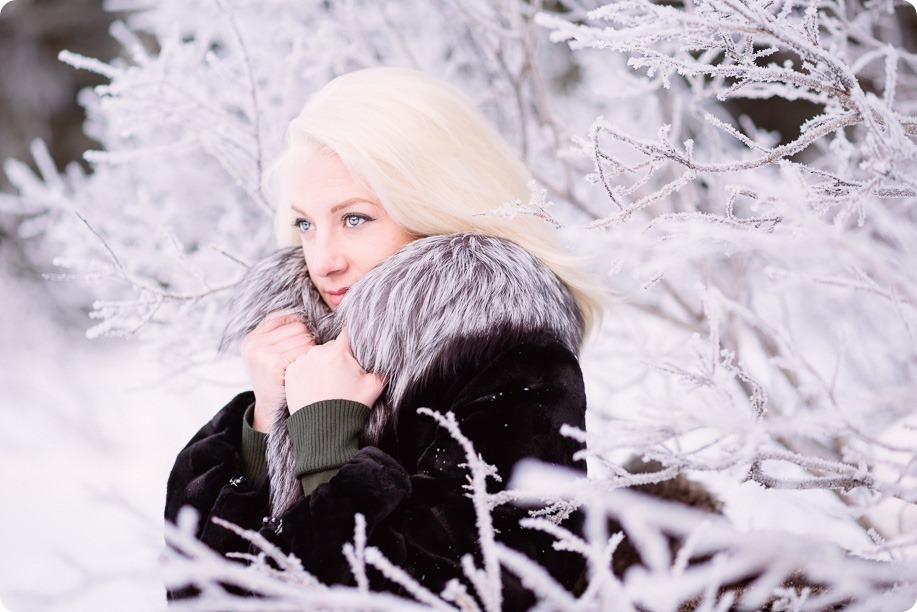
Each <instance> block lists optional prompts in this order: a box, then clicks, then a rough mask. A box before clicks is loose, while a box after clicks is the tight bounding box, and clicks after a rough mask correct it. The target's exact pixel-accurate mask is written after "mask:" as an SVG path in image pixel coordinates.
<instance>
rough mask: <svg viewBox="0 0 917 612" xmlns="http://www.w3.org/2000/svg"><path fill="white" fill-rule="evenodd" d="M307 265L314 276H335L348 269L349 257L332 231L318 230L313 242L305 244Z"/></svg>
mask: <svg viewBox="0 0 917 612" xmlns="http://www.w3.org/2000/svg"><path fill="white" fill-rule="evenodd" d="M303 251H304V254H305V257H306V266H308V268H309V272H310V273H311V275H313V276H321V277H326V278H328V277H334V276H336V275H338V274H341V273H343V272H344V271H346V270H347V258H346V256H345V253H344V249H343V248H342V245H341V244H340V241H339V240H337V238H336V237H335V236H334V235H333V234H332V233H325V232H317V235H316V236H315V239H314V241H313V243H312V244H310V245H308V246H303Z"/></svg>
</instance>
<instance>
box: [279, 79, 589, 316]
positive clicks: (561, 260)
mask: <svg viewBox="0 0 917 612" xmlns="http://www.w3.org/2000/svg"><path fill="white" fill-rule="evenodd" d="M287 139H288V141H287V148H286V150H285V151H284V152H283V154H282V155H281V156H280V158H279V159H278V160H277V161H276V162H275V163H274V164H273V165H272V166H271V168H270V169H269V170H268V172H267V173H266V179H265V191H267V192H268V194H269V196H272V197H274V198H276V201H277V213H276V219H275V228H276V232H277V240H278V243H279V244H280V245H281V246H286V245H291V244H298V243H299V233H298V232H297V231H296V230H295V229H294V228H293V227H292V223H293V217H292V213H291V211H290V193H289V184H290V180H289V176H290V173H291V172H293V171H295V167H296V165H297V164H298V163H300V162H301V161H302V160H304V159H305V158H307V157H308V156H310V155H313V154H316V153H320V154H321V153H324V154H334V155H337V156H338V157H339V158H340V159H341V161H342V162H343V163H344V165H345V166H346V167H347V169H348V170H349V171H350V172H351V174H352V175H353V176H354V178H355V180H357V181H361V182H362V183H364V184H365V186H366V187H367V188H368V189H369V190H370V191H372V192H373V193H374V194H375V195H376V197H377V198H378V199H379V201H380V202H381V204H382V206H383V208H384V209H385V211H386V213H387V214H388V215H389V216H390V217H391V218H392V219H393V220H394V221H395V222H396V223H398V224H399V225H401V226H402V227H403V228H405V230H407V231H408V232H410V233H412V234H415V235H417V236H432V235H439V234H450V233H454V232H463V231H479V232H483V233H485V234H489V235H491V236H497V237H501V238H505V239H507V240H511V241H512V242H514V243H516V244H518V245H519V246H521V247H523V248H524V249H526V250H527V251H529V252H530V253H531V254H532V255H534V256H536V257H537V258H538V259H539V260H541V261H542V262H543V263H544V264H545V265H546V266H547V267H548V268H549V269H550V270H551V271H552V272H554V273H555V274H556V275H557V277H558V278H560V280H561V281H563V283H564V284H565V285H567V287H569V289H570V291H571V292H572V293H573V296H574V298H575V299H576V301H577V303H578V304H579V306H580V309H581V310H582V313H583V317H584V320H585V323H586V331H587V332H588V330H589V329H590V328H591V327H592V325H593V324H594V323H595V321H596V319H597V318H598V317H599V316H600V313H601V309H602V304H603V302H604V300H603V297H602V290H601V288H600V287H599V286H598V284H597V283H596V282H595V281H594V280H592V279H591V278H590V277H589V276H588V275H587V274H586V273H585V270H584V269H583V260H582V259H581V258H579V257H575V256H573V255H572V254H570V253H569V252H567V250H566V249H565V248H564V247H563V245H561V244H560V242H559V241H558V240H557V238H556V236H555V235H554V232H553V229H552V228H551V227H550V226H549V225H548V224H547V223H545V222H543V221H541V220H539V219H536V218H534V217H529V216H519V217H516V218H513V219H508V218H506V217H499V216H496V215H487V214H484V213H488V212H490V211H492V210H494V209H495V208H497V207H498V206H500V205H501V204H504V203H507V202H512V201H515V200H522V201H528V199H529V197H530V190H529V187H528V184H529V181H530V180H531V177H530V175H529V173H528V171H527V170H526V168H525V166H524V164H523V163H522V162H521V161H520V160H519V159H518V157H517V156H516V154H515V153H514V152H513V150H512V148H511V147H510V146H509V144H508V143H507V142H506V141H505V140H504V139H503V137H502V136H500V134H499V133H497V131H496V130H495V129H494V128H493V127H492V126H491V125H490V123H489V122H488V121H487V119H486V118H485V117H484V115H483V113H481V111H480V110H478V108H477V107H476V106H475V105H474V104H473V103H472V102H471V101H470V100H468V99H467V98H466V97H465V96H464V95H463V94H462V93H461V92H459V91H458V90H456V89H454V88H453V87H451V86H450V85H448V84H446V83H444V82H442V81H440V80H438V79H435V78H433V77H431V76H429V75H426V74H424V73H422V72H418V71H415V70H407V69H401V68H370V69H365V70H359V71H356V72H351V73H348V74H344V75H342V76H339V77H337V78H335V79H333V80H332V81H331V82H329V83H328V84H327V85H326V86H325V87H323V88H322V89H321V90H320V91H318V92H317V93H316V94H315V95H313V96H312V98H311V99H310V100H309V102H308V103H307V104H306V105H305V107H303V109H302V111H301V112H300V113H299V115H298V116H297V117H296V118H295V119H293V120H292V121H291V122H290V125H289V127H288V131H287Z"/></svg>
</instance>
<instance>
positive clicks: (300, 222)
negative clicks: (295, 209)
mask: <svg viewBox="0 0 917 612" xmlns="http://www.w3.org/2000/svg"><path fill="white" fill-rule="evenodd" d="M293 227H295V228H296V229H298V230H299V231H301V232H308V231H309V230H310V229H312V222H311V221H306V220H305V219H294V220H293Z"/></svg>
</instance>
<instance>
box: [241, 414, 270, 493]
mask: <svg viewBox="0 0 917 612" xmlns="http://www.w3.org/2000/svg"><path fill="white" fill-rule="evenodd" d="M254 415H255V404H252V405H251V406H249V407H248V408H246V409H245V414H244V415H243V417H242V463H243V471H244V473H245V477H246V478H248V479H249V480H251V481H253V482H254V481H255V480H256V479H257V478H258V476H260V475H261V472H263V471H264V469H265V468H266V467H267V434H266V433H262V432H260V431H256V430H254V429H252V419H253V418H254Z"/></svg>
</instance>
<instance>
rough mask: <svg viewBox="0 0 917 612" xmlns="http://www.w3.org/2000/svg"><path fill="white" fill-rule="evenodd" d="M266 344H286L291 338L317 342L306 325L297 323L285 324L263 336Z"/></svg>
mask: <svg viewBox="0 0 917 612" xmlns="http://www.w3.org/2000/svg"><path fill="white" fill-rule="evenodd" d="M261 336H262V337H263V340H264V343H265V344H266V345H268V346H272V345H275V344H279V343H281V342H285V341H286V340H289V339H290V338H307V339H308V340H309V341H310V342H315V339H314V338H313V337H312V332H311V331H309V328H308V327H306V325H305V323H302V322H301V321H297V322H295V323H285V324H284V325H283V326H281V327H278V328H276V329H272V330H270V331H267V332H264V333H262V334H261Z"/></svg>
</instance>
